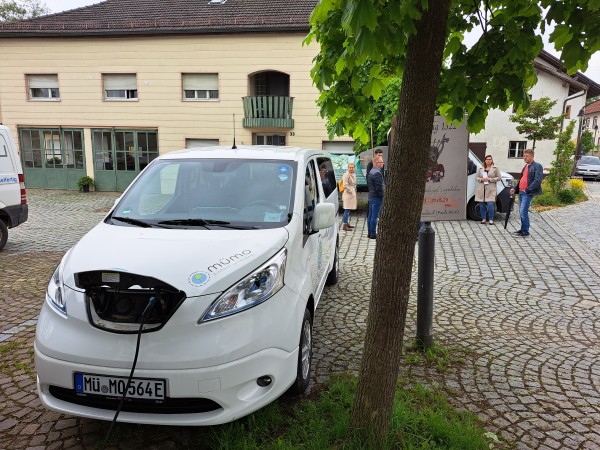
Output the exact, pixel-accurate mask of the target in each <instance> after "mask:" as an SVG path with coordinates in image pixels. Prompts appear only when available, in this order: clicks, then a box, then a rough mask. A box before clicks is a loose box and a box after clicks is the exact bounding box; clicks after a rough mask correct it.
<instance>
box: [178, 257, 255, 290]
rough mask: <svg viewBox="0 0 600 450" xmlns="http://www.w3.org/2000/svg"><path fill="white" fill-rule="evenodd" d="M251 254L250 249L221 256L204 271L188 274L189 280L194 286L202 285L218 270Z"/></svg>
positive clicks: (220, 270)
mask: <svg viewBox="0 0 600 450" xmlns="http://www.w3.org/2000/svg"><path fill="white" fill-rule="evenodd" d="M251 254H252V251H251V250H243V251H241V252H239V253H236V254H235V255H231V256H229V257H225V258H221V259H220V260H218V261H216V262H214V263H213V264H210V265H209V266H208V267H207V268H206V271H201V272H194V273H193V274H192V275H190V278H189V282H190V284H191V285H192V286H194V287H199V286H203V285H205V284H206V283H207V282H208V280H209V279H210V276H211V275H217V274H218V273H219V272H222V271H223V270H225V269H227V268H228V267H230V266H232V265H235V264H236V263H238V262H240V261H242V260H244V259H246V258H248V257H249V256H250V255H251Z"/></svg>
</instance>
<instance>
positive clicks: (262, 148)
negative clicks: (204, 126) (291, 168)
mask: <svg viewBox="0 0 600 450" xmlns="http://www.w3.org/2000/svg"><path fill="white" fill-rule="evenodd" d="M313 155H323V156H329V155H328V154H327V152H325V151H323V150H314V149H307V148H300V147H284V146H276V145H239V146H238V147H237V148H235V149H233V148H231V147H230V146H218V147H202V148H189V149H185V150H178V151H174V152H169V153H165V154H164V155H161V156H160V157H159V159H198V158H222V159H242V158H244V159H246V158H247V159H264V160H268V159H285V160H290V161H298V160H300V159H304V158H308V157H310V156H313Z"/></svg>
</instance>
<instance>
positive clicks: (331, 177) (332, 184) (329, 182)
mask: <svg viewBox="0 0 600 450" xmlns="http://www.w3.org/2000/svg"><path fill="white" fill-rule="evenodd" d="M317 166H318V167H319V176H320V178H321V184H322V185H323V192H324V193H325V198H327V197H329V195H330V194H331V193H332V192H333V191H334V190H335V188H336V183H337V182H336V179H335V173H334V171H333V164H332V163H331V160H330V159H329V158H317Z"/></svg>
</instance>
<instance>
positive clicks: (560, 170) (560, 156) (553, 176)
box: [548, 120, 575, 194]
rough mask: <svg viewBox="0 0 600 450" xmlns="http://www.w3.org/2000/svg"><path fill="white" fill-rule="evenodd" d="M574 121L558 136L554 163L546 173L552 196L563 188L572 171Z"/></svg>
mask: <svg viewBox="0 0 600 450" xmlns="http://www.w3.org/2000/svg"><path fill="white" fill-rule="evenodd" d="M574 128H575V121H574V120H572V121H571V122H570V123H569V125H568V126H567V129H566V130H565V131H563V132H562V133H560V134H559V136H558V143H557V144H556V149H555V150H554V161H552V166H551V167H550V171H549V172H548V184H549V185H550V189H552V192H553V193H554V194H558V192H559V191H560V190H562V189H564V188H565V186H566V185H567V181H569V178H570V176H571V170H572V169H573V159H572V158H573V155H575V144H574V143H573V141H572V140H571V136H573V130H574Z"/></svg>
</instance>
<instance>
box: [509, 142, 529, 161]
mask: <svg viewBox="0 0 600 450" xmlns="http://www.w3.org/2000/svg"><path fill="white" fill-rule="evenodd" d="M526 148H527V141H510V142H509V144H508V157H509V158H522V157H523V150H525V149H526Z"/></svg>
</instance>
